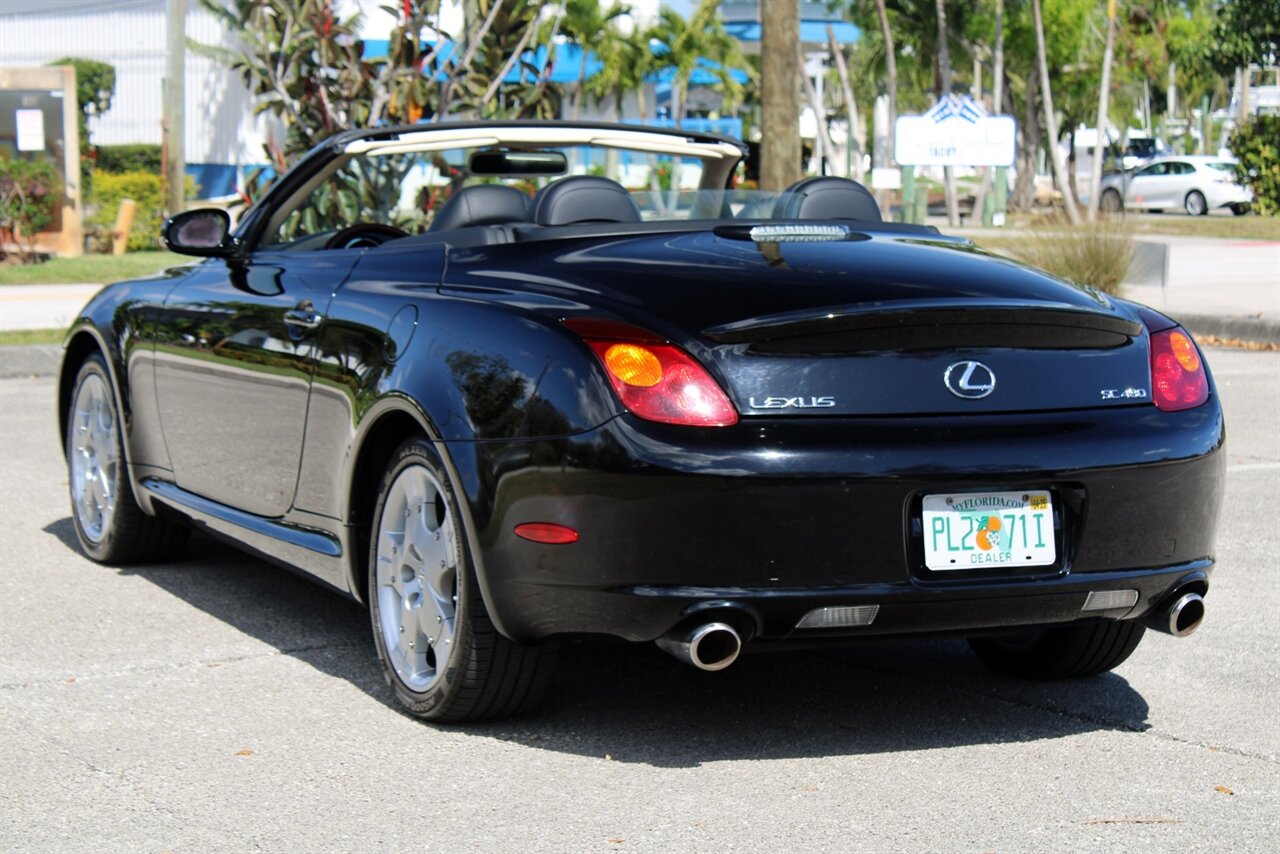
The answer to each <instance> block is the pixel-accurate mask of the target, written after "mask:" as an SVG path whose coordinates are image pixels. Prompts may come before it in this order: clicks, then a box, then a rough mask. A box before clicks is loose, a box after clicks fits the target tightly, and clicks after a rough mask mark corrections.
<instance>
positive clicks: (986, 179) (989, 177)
mask: <svg viewBox="0 0 1280 854" xmlns="http://www.w3.org/2000/svg"><path fill="white" fill-rule="evenodd" d="M994 52H995V59H994V62H993V67H992V69H991V115H993V116H998V115H1000V114H1001V113H1003V112H1004V0H998V2H997V3H996V43H995V50H994ZM975 62H976V60H975ZM977 76H978V75H977V73H976V72H975V74H974V78H975V79H976V78H977ZM974 97H976V98H980V97H982V89H981V87H978V91H977V92H976V93H975V95H974ZM994 176H995V170H994V169H992V168H991V167H989V166H984V167H982V176H981V177H980V178H979V179H978V192H977V193H976V194H974V197H973V211H972V212H971V213H970V214H969V219H970V221H971V222H976V223H979V224H985V223H986V219H985V217H984V215H983V209H984V208H986V206H987V193H988V192H990V186H991V183H992V181H993V180H994Z"/></svg>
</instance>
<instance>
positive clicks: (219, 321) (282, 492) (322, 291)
mask: <svg viewBox="0 0 1280 854" xmlns="http://www.w3.org/2000/svg"><path fill="white" fill-rule="evenodd" d="M360 252H361V250H360V249H345V250H343V249H337V250H319V251H259V252H254V253H252V254H249V255H248V256H247V257H246V258H244V259H237V260H221V259H210V260H209V261H206V262H205V263H204V264H202V265H201V266H200V268H199V269H198V270H197V271H196V273H195V274H194V275H193V276H191V277H190V278H189V279H188V280H186V281H184V282H183V283H182V284H181V285H180V286H179V287H177V288H175V289H174V290H173V292H172V293H171V294H170V296H169V298H168V299H167V300H166V302H165V305H164V309H163V312H162V321H161V323H160V324H158V327H159V330H160V331H159V332H158V334H157V340H156V356H155V358H156V363H155V386H156V398H157V402H158V408H159V412H160V422H161V426H162V428H163V431H164V438H165V445H166V448H167V450H168V452H169V459H170V461H171V463H172V465H173V474H174V479H175V481H176V483H177V485H178V486H180V487H182V488H183V489H185V490H187V491H189V492H192V493H195V494H197V495H200V496H203V497H205V498H208V499H211V500H213V501H217V502H219V503H222V504H226V505H229V506H232V507H235V508H238V509H241V510H244V511H246V512H249V513H253V514H255V515H259V516H267V517H278V516H282V515H283V514H284V513H285V512H286V511H288V509H289V507H290V505H291V503H292V500H293V495H294V490H295V488H296V484H297V478H298V463H299V459H300V457H301V453H302V440H303V433H304V430H305V426H306V413H307V399H308V395H309V393H310V383H311V377H312V374H313V370H314V365H315V343H316V341H317V336H318V334H319V332H320V329H321V327H322V325H323V323H324V317H325V313H326V312H327V310H328V306H329V301H330V298H331V297H332V294H333V292H334V290H335V289H336V288H337V287H338V286H339V285H340V284H341V283H342V281H343V279H345V278H346V275H347V273H348V272H349V271H350V270H351V267H352V266H353V265H354V263H355V261H356V259H357V258H358V257H359V255H360Z"/></svg>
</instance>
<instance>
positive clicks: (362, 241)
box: [324, 222, 409, 249]
mask: <svg viewBox="0 0 1280 854" xmlns="http://www.w3.org/2000/svg"><path fill="white" fill-rule="evenodd" d="M408 236H409V232H407V231H405V230H404V229H403V228H396V227H395V226H394V225H383V224H382V223H380V222H358V223H356V224H355V225H349V226H347V227H346V228H343V229H339V230H338V232H337V233H335V234H334V235H333V236H332V237H330V238H329V239H328V240H326V241H325V244H324V248H325V249H370V248H372V247H374V246H381V245H382V244H384V243H386V242H387V241H388V240H396V239H398V238H401V237H408Z"/></svg>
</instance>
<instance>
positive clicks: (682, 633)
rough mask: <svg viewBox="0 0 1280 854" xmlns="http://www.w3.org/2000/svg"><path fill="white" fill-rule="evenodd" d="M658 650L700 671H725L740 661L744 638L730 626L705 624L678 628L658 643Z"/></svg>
mask: <svg viewBox="0 0 1280 854" xmlns="http://www.w3.org/2000/svg"><path fill="white" fill-rule="evenodd" d="M657 644H658V647H659V648H660V649H662V650H663V651H664V652H666V653H669V654H670V655H673V656H675V657H676V658H678V659H680V660H681V661H683V662H684V663H685V664H692V665H693V666H694V667H696V668H698V669H699V670H724V669H725V668H726V667H728V666H729V665H730V664H733V663H734V662H735V661H737V660H738V654H739V653H740V652H742V637H741V635H739V634H738V630H737V629H735V628H734V627H733V626H731V625H729V624H728V623H721V622H711V623H702V624H701V625H698V626H694V627H693V628H691V629H676V630H673V631H671V632H668V633H667V634H665V635H663V636H662V637H660V638H658V640H657Z"/></svg>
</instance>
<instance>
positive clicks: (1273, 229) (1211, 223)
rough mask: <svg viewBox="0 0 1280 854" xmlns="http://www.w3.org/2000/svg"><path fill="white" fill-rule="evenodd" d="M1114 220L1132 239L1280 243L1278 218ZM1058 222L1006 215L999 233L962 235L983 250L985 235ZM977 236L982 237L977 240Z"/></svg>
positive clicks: (1052, 217) (1054, 217) (1056, 216)
mask: <svg viewBox="0 0 1280 854" xmlns="http://www.w3.org/2000/svg"><path fill="white" fill-rule="evenodd" d="M1114 219H1115V220H1116V221H1117V222H1120V223H1123V224H1124V225H1125V227H1127V228H1128V229H1129V231H1130V232H1132V233H1133V235H1134V236H1141V235H1144V234H1159V235H1165V236H1175V237H1219V238H1225V239H1229V240H1280V217H1274V216H1257V215H1255V214H1249V215H1247V216H1229V215H1222V214H1212V215H1210V216H1182V215H1179V214H1146V213H1138V214H1135V213H1130V214H1129V215H1128V216H1126V217H1122V218H1114ZM1061 222H1062V214H1061V213H1053V214H1041V213H1033V214H1025V213H1021V214H1020V213H1013V214H1010V215H1009V221H1008V225H1006V226H1005V227H1004V228H1002V229H1000V228H990V229H973V230H970V228H969V227H968V226H966V227H965V228H964V229H963V230H962V231H963V232H964V233H965V234H970V235H972V236H973V237H974V240H975V241H977V242H979V243H982V244H983V245H984V246H986V245H987V238H986V236H985V235H987V234H992V235H996V236H997V237H996V240H1003V239H1004V238H1001V237H999V236H998V235H1000V233H1001V232H1002V231H1009V230H1011V229H1017V230H1022V229H1026V228H1037V227H1039V226H1043V225H1061ZM979 234H981V235H982V236H978V235H979ZM1017 239H1018V238H1009V239H1008V242H1009V245H1012V244H1013V243H1014V242H1016V240H1017ZM993 245H994V244H993Z"/></svg>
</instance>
